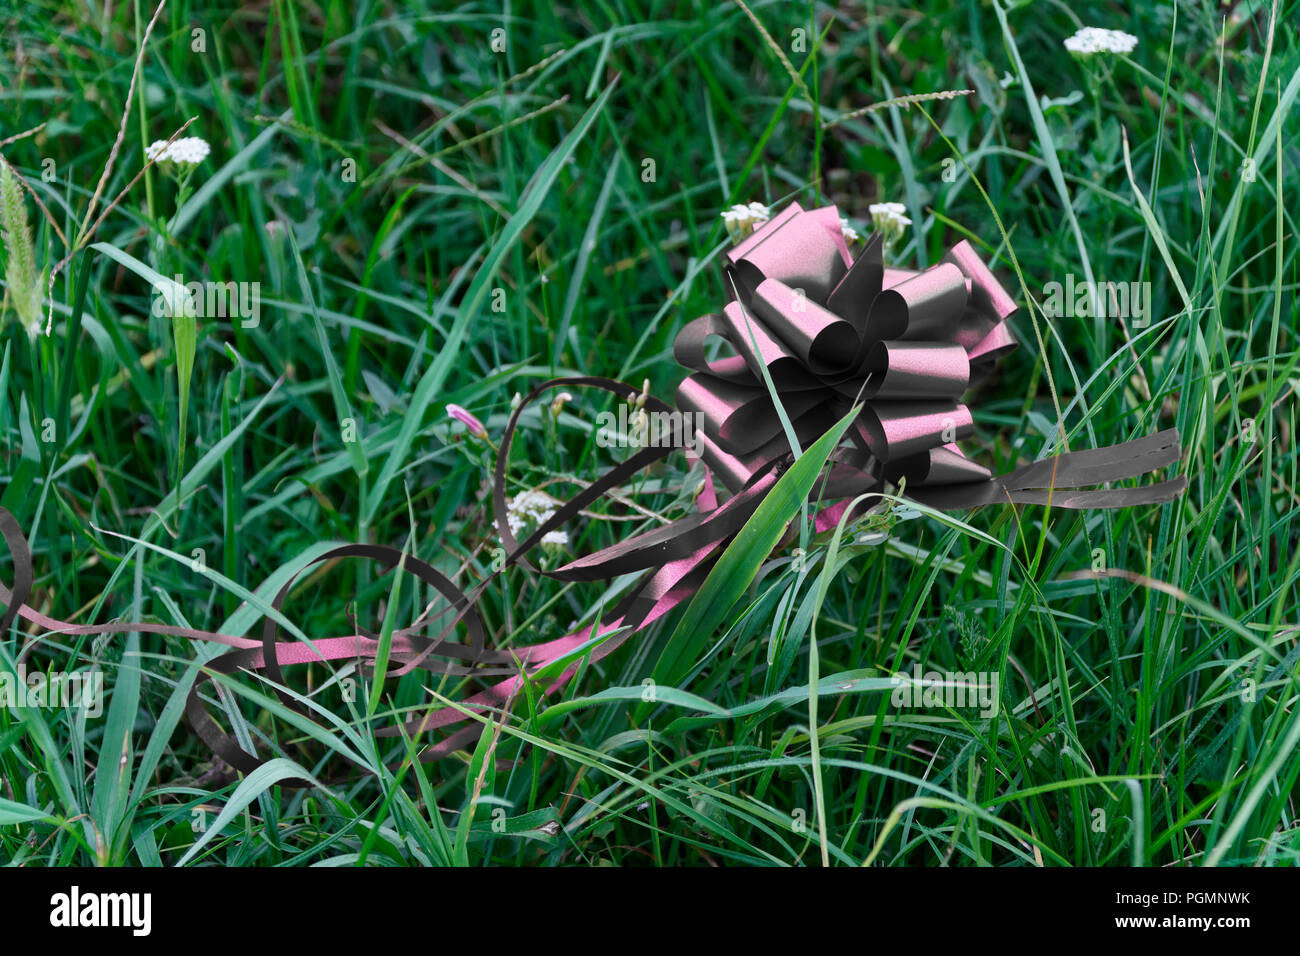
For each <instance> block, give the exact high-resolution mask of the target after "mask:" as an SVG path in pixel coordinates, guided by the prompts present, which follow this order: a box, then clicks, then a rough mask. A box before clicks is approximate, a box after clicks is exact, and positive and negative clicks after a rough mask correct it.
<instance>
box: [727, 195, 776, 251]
mask: <svg viewBox="0 0 1300 956" xmlns="http://www.w3.org/2000/svg"><path fill="white" fill-rule="evenodd" d="M771 218H772V210H770V209H768V208H767V207H766V206H764V205H763V204H762V203H761V202H752V203H750V204H749V205H748V206H743V205H739V204H737V205H735V206H732V207H731V208H730V209H728V210H726V211H725V212H723V213H722V224H723V225H724V226H726V227H727V235H729V236H730V237H731V241H732V242H739V241H740V240H741V239H744V238H745V237H746V236H747V235H749V234H750V233H751V232H753V231H754V230H755V229H757V228H758V227H759V226H761V225H762V224H763V223H765V222H767V221H768V220H769V219H771Z"/></svg>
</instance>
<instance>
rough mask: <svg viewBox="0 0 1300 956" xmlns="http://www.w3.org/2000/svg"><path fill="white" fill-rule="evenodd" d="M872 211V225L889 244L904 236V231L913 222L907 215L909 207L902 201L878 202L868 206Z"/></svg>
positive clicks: (868, 210)
mask: <svg viewBox="0 0 1300 956" xmlns="http://www.w3.org/2000/svg"><path fill="white" fill-rule="evenodd" d="M867 212H869V213H871V225H872V226H874V227H875V229H876V231H877V232H879V233H881V234H882V235H883V236H884V237H885V244H886V245H889V244H891V243H893V242H894V241H895V240H897V239H898V238H899V237H900V236H902V234H903V231H904V230H905V229H906V228H907V227H908V226H910V225H911V224H912V220H911V219H908V218H907V216H906V213H907V207H906V206H904V205H903V204H902V203H901V202H878V203H872V204H871V205H870V206H868V207H867Z"/></svg>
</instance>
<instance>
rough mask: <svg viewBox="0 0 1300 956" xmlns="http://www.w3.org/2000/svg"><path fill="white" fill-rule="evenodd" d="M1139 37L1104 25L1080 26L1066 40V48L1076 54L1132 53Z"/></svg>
mask: <svg viewBox="0 0 1300 956" xmlns="http://www.w3.org/2000/svg"><path fill="white" fill-rule="evenodd" d="M1137 44H1138V38H1137V37H1135V36H1134V35H1133V34H1131V33H1125V32H1124V31H1123V30H1106V29H1103V28H1102V27H1080V28H1079V30H1078V31H1077V32H1076V33H1075V34H1074V36H1072V37H1068V38H1067V39H1066V40H1065V48H1066V49H1067V50H1069V51H1070V52H1071V53H1072V54H1074V55H1075V56H1092V55H1093V54H1095V53H1132V52H1133V50H1134V49H1136V48H1137Z"/></svg>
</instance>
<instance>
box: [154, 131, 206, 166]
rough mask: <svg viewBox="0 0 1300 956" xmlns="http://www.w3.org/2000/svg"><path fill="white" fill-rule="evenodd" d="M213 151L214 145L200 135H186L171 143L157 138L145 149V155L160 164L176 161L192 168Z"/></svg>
mask: <svg viewBox="0 0 1300 956" xmlns="http://www.w3.org/2000/svg"><path fill="white" fill-rule="evenodd" d="M211 152H212V147H211V146H209V145H208V141H207V140H205V139H203V138H202V137H199V136H186V137H185V138H184V139H178V140H176V141H175V142H173V143H172V144H171V145H168V143H167V141H166V140H163V139H159V140H155V141H154V142H152V143H150V144H149V147H148V149H146V150H145V156H146V157H147V158H148V159H150V160H156V161H157V162H158V163H160V164H167V163H174V164H175V165H176V166H179V167H181V168H182V169H192V168H194V167H195V166H197V165H198V164H199V163H201V162H203V161H204V160H205V159H207V158H208V154H210V153H211Z"/></svg>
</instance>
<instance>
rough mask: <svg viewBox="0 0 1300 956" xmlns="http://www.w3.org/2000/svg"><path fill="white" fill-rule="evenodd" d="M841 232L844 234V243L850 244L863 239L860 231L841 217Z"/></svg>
mask: <svg viewBox="0 0 1300 956" xmlns="http://www.w3.org/2000/svg"><path fill="white" fill-rule="evenodd" d="M840 232H842V233H844V241H845V242H848V243H854V242H857V241H858V240H859V239H860V238H861V236H859V235H858V231H857V230H856V229H854V228H853V224H852V223H850V222H849V221H848V220H847V219H845V218H844V217H843V216H840Z"/></svg>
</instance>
